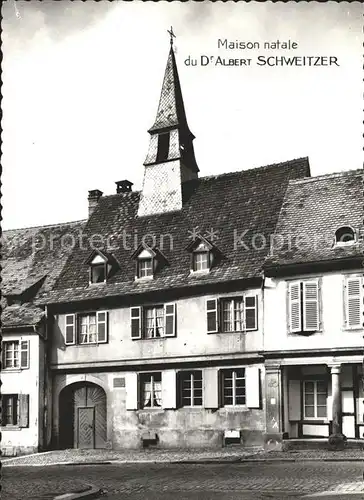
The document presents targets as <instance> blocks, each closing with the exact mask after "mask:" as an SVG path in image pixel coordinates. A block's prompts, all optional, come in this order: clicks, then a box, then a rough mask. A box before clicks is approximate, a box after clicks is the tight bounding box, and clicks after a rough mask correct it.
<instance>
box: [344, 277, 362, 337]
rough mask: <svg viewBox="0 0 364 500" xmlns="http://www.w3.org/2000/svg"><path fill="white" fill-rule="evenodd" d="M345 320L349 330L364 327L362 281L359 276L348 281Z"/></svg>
mask: <svg viewBox="0 0 364 500" xmlns="http://www.w3.org/2000/svg"><path fill="white" fill-rule="evenodd" d="M345 320H346V321H345V322H346V327H347V328H353V329H354V328H362V327H363V294H362V280H361V278H360V277H358V276H357V277H353V278H347V280H346V293H345Z"/></svg>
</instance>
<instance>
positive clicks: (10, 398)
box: [2, 394, 19, 425]
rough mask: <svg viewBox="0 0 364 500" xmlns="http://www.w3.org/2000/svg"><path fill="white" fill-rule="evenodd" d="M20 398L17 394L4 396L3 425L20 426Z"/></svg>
mask: <svg viewBox="0 0 364 500" xmlns="http://www.w3.org/2000/svg"><path fill="white" fill-rule="evenodd" d="M18 416H19V398H18V395H17V394H6V395H5V394H4V395H3V396H2V425H18Z"/></svg>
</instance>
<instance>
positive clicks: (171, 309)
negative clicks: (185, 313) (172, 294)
mask: <svg viewBox="0 0 364 500" xmlns="http://www.w3.org/2000/svg"><path fill="white" fill-rule="evenodd" d="M164 331H165V336H166V337H175V335H176V304H165V305H164Z"/></svg>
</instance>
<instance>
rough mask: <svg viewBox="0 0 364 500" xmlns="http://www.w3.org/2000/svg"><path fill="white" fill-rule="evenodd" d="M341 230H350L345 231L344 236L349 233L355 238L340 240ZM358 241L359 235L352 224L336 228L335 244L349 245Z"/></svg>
mask: <svg viewBox="0 0 364 500" xmlns="http://www.w3.org/2000/svg"><path fill="white" fill-rule="evenodd" d="M340 231H349V232H343V234H342V235H341V237H342V236H345V235H349V234H350V236H352V237H353V238H352V239H350V240H347V241H340V240H338V233H339V232H340ZM356 242H357V235H356V231H355V229H353V228H352V227H351V226H341V227H339V228H337V229H336V231H335V237H334V246H347V245H353V244H354V243H356Z"/></svg>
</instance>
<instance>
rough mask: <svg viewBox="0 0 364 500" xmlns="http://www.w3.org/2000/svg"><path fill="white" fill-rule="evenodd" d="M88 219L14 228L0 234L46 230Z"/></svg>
mask: <svg viewBox="0 0 364 500" xmlns="http://www.w3.org/2000/svg"><path fill="white" fill-rule="evenodd" d="M87 220H88V219H80V220H74V221H69V222H57V223H55V224H44V225H42V226H27V227H15V228H12V229H4V231H3V232H2V233H3V234H4V233H10V231H21V230H22V229H40V228H47V227H57V226H67V225H71V224H79V223H80V222H87Z"/></svg>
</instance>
